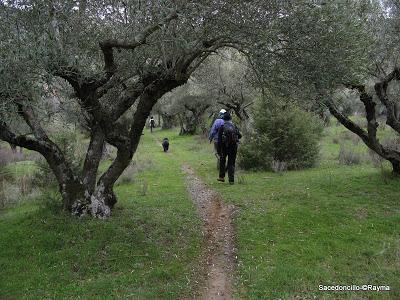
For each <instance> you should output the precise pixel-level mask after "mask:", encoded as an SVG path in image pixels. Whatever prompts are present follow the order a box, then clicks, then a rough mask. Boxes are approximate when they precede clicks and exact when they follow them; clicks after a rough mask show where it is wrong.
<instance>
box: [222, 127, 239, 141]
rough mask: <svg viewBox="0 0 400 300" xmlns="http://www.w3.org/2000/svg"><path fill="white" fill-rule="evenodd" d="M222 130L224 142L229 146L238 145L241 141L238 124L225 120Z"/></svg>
mask: <svg viewBox="0 0 400 300" xmlns="http://www.w3.org/2000/svg"><path fill="white" fill-rule="evenodd" d="M223 126H224V127H223V131H222V143H223V144H224V145H225V146H227V147H229V146H232V145H236V144H237V143H238V141H239V138H238V133H237V129H236V126H235V125H234V124H233V123H232V122H225V123H224V125H223Z"/></svg>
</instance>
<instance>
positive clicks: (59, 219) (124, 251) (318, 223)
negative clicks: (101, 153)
mask: <svg viewBox="0 0 400 300" xmlns="http://www.w3.org/2000/svg"><path fill="white" fill-rule="evenodd" d="M343 132H345V129H343V128H342V127H340V126H335V125H334V124H333V126H331V127H329V128H327V130H326V131H325V134H324V137H323V139H322V141H321V162H320V163H319V164H318V166H316V167H315V168H312V169H309V170H302V171H290V172H284V173H282V174H276V173H270V172H245V171H241V170H238V171H237V174H236V184H235V185H234V186H230V185H228V184H227V183H225V184H223V183H219V182H217V181H216V178H217V175H218V173H217V170H216V161H215V157H214V155H213V153H212V145H210V144H209V143H208V142H207V140H205V139H202V138H199V137H188V136H179V135H178V132H177V131H176V130H168V131H159V130H157V131H156V132H155V133H154V134H153V135H151V134H150V133H148V132H147V131H146V133H145V135H144V136H143V139H142V141H141V144H140V146H139V152H138V153H137V154H135V157H134V160H135V161H136V162H137V164H138V165H139V166H140V170H141V171H140V172H139V173H137V174H134V175H133V176H134V177H133V181H132V182H129V183H126V182H125V181H123V182H125V183H122V184H119V185H118V186H117V188H116V193H117V196H118V198H119V202H118V204H117V206H116V208H115V210H114V211H113V215H112V217H111V218H110V219H109V220H107V221H102V220H93V219H91V218H84V219H74V218H71V217H70V216H68V215H65V214H63V213H60V212H59V211H58V210H57V209H56V208H55V207H54V204H53V202H49V201H45V200H43V199H42V200H38V201H36V202H25V203H22V204H20V205H19V206H16V207H11V208H9V209H7V210H5V211H3V212H2V213H1V214H0V232H1V234H0V270H1V272H0V298H6V299H9V298H10V299H19V298H31V299H37V298H57V299H58V298H74V299H75V298H81V299H93V298H96V299H103V298H105V299H108V298H134V299H149V298H150V299H151V298H154V299H160V298H162V299H175V298H177V297H179V296H180V295H189V294H190V292H191V291H192V290H193V289H194V288H195V286H194V285H193V282H194V279H196V277H195V276H197V275H196V273H195V272H196V270H197V267H198V262H199V255H200V252H201V234H200V221H199V219H198V217H197V216H196V211H195V207H194V206H193V204H192V202H191V201H190V200H189V199H188V196H187V194H186V190H185V183H184V177H183V176H184V175H183V173H182V172H181V170H180V166H181V164H182V163H188V164H190V165H191V166H192V167H193V168H194V169H195V170H196V172H197V173H198V175H200V176H201V177H202V178H203V180H204V181H205V182H206V183H207V185H209V186H210V187H211V188H213V189H215V190H216V191H217V192H218V193H219V194H220V195H221V196H222V198H223V199H224V201H226V202H228V203H233V204H235V205H236V207H237V209H238V210H237V213H236V214H235V217H234V228H235V243H236V247H237V253H236V254H237V256H238V266H237V270H236V273H235V297H236V298H243V299H295V298H299V299H399V298H400V280H399V278H400V205H399V201H400V200H399V199H400V185H399V183H400V180H399V179H394V178H390V177H388V176H383V175H382V173H381V171H380V170H378V169H375V168H373V167H372V164H371V163H369V162H368V159H367V158H366V159H365V160H364V161H363V163H362V164H360V165H357V166H342V165H340V164H339V163H338V159H337V157H338V152H339V145H338V144H335V143H333V138H334V137H335V136H340V135H341V134H343ZM382 134H383V135H384V134H386V133H382ZM163 137H169V139H170V144H171V145H170V151H169V152H168V153H163V152H162V150H161V146H159V145H157V144H156V139H158V140H161V139H162V138H163ZM344 140H345V141H344V142H345V143H347V145H349V146H351V145H353V146H354V147H355V149H356V150H357V151H360V153H363V155H366V154H365V153H366V149H365V146H364V145H363V144H362V143H361V142H360V143H358V144H353V142H352V141H351V139H349V138H345V139H344ZM365 157H367V156H365ZM108 163H109V162H103V163H102V169H105V168H106V167H107V165H108ZM15 173H16V174H20V173H19V172H18V171H16V172H15ZM193 270H194V271H193ZM320 284H377V285H390V287H391V291H390V292H380V293H378V292H320V291H318V285H320Z"/></svg>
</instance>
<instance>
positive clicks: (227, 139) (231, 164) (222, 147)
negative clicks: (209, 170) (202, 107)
mask: <svg viewBox="0 0 400 300" xmlns="http://www.w3.org/2000/svg"><path fill="white" fill-rule="evenodd" d="M223 119H224V124H223V125H222V126H220V127H219V129H218V149H219V153H221V157H220V165H219V178H218V179H217V180H218V181H222V182H224V181H225V171H226V169H227V170H228V177H229V183H230V184H234V182H235V163H236V154H237V148H238V143H239V139H241V137H242V135H241V134H240V132H239V129H238V128H237V127H236V125H235V124H233V123H232V117H231V115H230V114H229V113H228V112H227V113H225V114H224V116H223ZM226 158H228V165H227V166H225V164H226Z"/></svg>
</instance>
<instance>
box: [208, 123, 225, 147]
mask: <svg viewBox="0 0 400 300" xmlns="http://www.w3.org/2000/svg"><path fill="white" fill-rule="evenodd" d="M222 125H224V120H222V119H216V120H215V121H214V124H213V125H212V127H211V129H210V132H209V133H208V139H209V140H210V141H212V140H214V141H215V142H218V129H219V128H220V127H221V126H222Z"/></svg>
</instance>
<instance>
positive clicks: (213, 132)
mask: <svg viewBox="0 0 400 300" xmlns="http://www.w3.org/2000/svg"><path fill="white" fill-rule="evenodd" d="M225 113H226V110H225V109H221V110H220V111H219V113H218V117H217V119H216V120H215V121H214V123H213V124H212V126H211V128H210V131H209V133H208V139H209V140H210V143H211V142H212V141H214V151H215V156H216V157H217V160H218V166H219V158H220V156H221V153H220V152H219V148H218V129H219V128H220V127H221V125H223V124H224V120H223V119H222V117H223V116H224V114H225Z"/></svg>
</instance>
